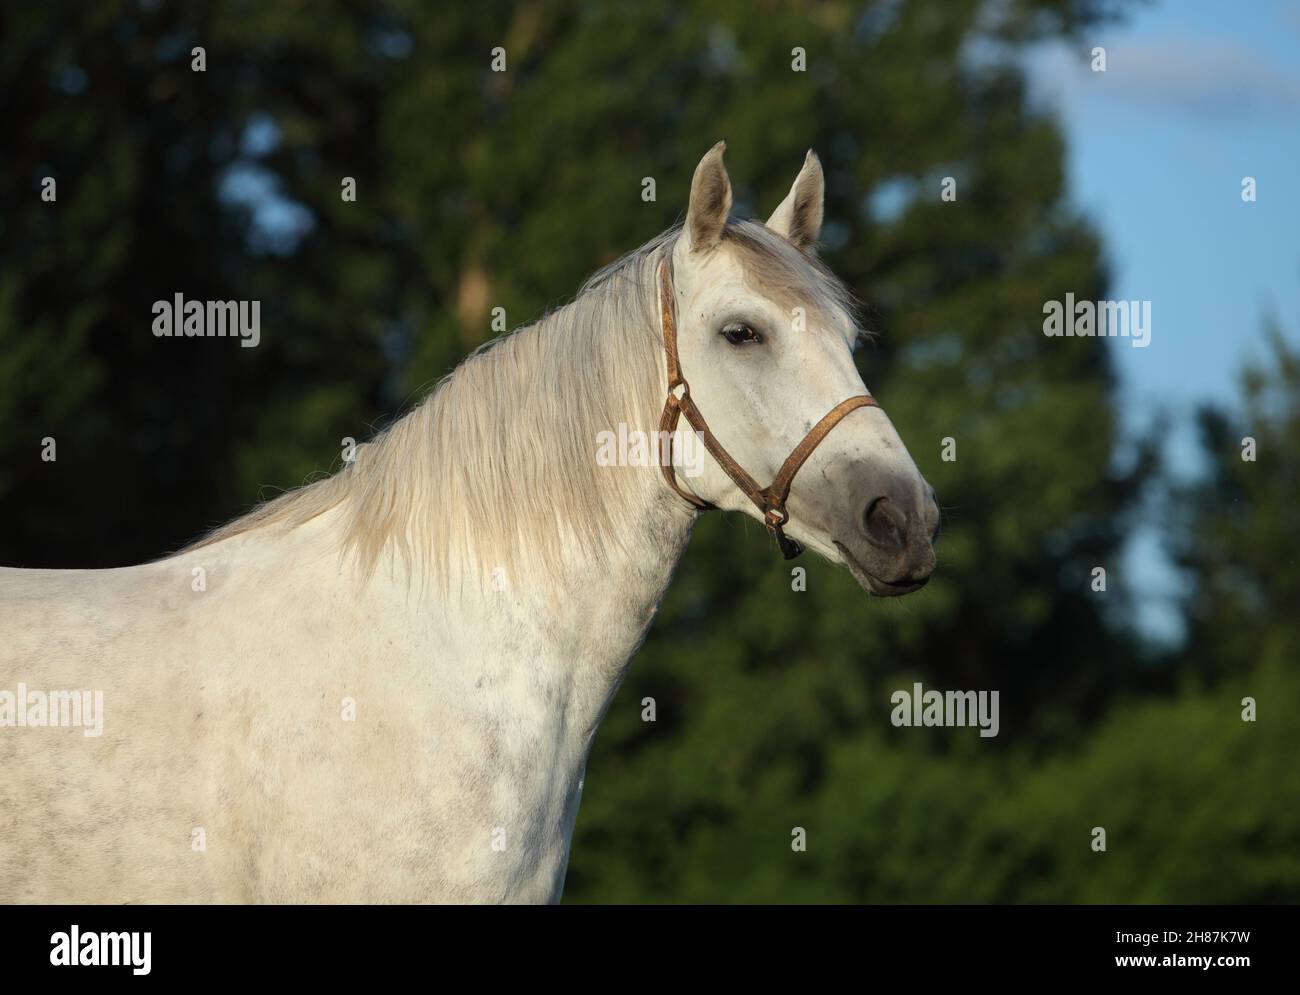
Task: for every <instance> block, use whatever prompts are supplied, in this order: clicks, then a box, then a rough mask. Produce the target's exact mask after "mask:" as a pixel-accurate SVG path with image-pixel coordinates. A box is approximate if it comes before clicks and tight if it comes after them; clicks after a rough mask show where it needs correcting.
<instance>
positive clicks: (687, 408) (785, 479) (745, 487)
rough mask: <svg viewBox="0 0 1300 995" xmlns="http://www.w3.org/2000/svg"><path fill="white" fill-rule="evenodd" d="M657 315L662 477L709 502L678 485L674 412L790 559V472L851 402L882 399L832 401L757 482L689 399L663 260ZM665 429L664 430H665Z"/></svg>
mask: <svg viewBox="0 0 1300 995" xmlns="http://www.w3.org/2000/svg"><path fill="white" fill-rule="evenodd" d="M659 316H660V319H661V320H662V322H663V333H664V352H665V353H666V354H667V357H668V360H667V361H668V397H667V399H666V400H665V401H664V413H663V416H662V417H661V418H660V419H659V432H660V436H659V437H660V438H661V439H662V438H665V437H666V438H667V440H668V458H667V459H666V460H664V461H662V462H661V468H662V469H663V472H664V478H665V479H666V480H667V481H668V484H669V486H671V487H672V489H673V490H675V491H676V492H677V493H678V494H680V495H681V496H682V497H683V498H685V499H686V500H687V501H689V502H690V503H691V504H693V505H695V507H697V508H699V509H700V510H701V511H707V510H708V509H710V508H712V507H713V505H711V504H708V503H707V502H705V501H701V500H700V499H699V498H697V497H696V496H695V495H694V494H690V493H688V492H686V491H684V490H682V488H681V487H680V486H678V484H677V475H676V473H674V471H673V458H672V457H673V448H672V447H673V441H672V440H673V433H674V432H676V430H677V420H678V418H679V417H681V416H682V415H685V416H686V420H687V421H688V422H689V423H690V425H691V427H692V428H693V429H695V431H696V432H697V433H698V434H699V436H700V438H702V439H703V440H704V448H706V449H707V450H708V451H709V453H710V454H712V456H713V458H714V459H715V460H717V463H718V466H720V467H722V469H723V472H724V473H726V475H727V476H728V477H730V478H731V479H732V480H733V481H734V482H735V484H736V486H737V487H739V488H740V489H741V490H742V491H743V492H744V494H745V496H746V497H747V498H749V499H750V500H751V501H753V502H754V504H755V505H757V506H758V510H759V511H761V512H762V513H763V521H764V522H765V523H766V525H767V528H768V531H769V532H771V533H772V535H773V536H775V537H776V542H777V545H778V546H780V547H781V553H782V555H784V556H785V558H786V559H787V560H792V559H794V558H795V557H796V556H798V555H799V554H800V553H802V552H803V547H802V546H801V545H799V543H798V542H796V541H795V540H794V539H791V538H790V537H789V536H787V535H786V534H785V532H784V531H783V528H782V527H783V526H784V525H785V524H786V522H788V521H790V513H789V512H788V511H786V510H785V502H786V499H787V498H789V497H790V484H791V483H792V482H793V481H794V475H795V474H796V473H798V472H799V468H800V467H801V466H803V465H804V461H805V460H807V459H808V457H809V456H811V455H812V453H813V450H814V449H816V448H817V447H818V446H819V445H821V442H822V440H823V439H825V438H826V436H827V435H829V434H830V431H831V429H833V428H834V427H835V426H836V425H838V424H839V423H840V420H841V419H842V418H843V417H844V416H845V415H847V414H848V413H849V412H850V411H852V410H853V409H854V408H870V407H875V408H878V407H880V405H879V404H878V403H877V402H876V399H875V398H874V397H872V396H871V395H870V394H859V395H857V396H856V397H850V398H848V399H847V400H844V401H841V402H840V403H839V404H837V405H835V407H833V408H831V410H830V411H828V412H827V413H826V415H825V417H823V418H822V420H821V421H819V422H818V423H817V424H816V425H814V426H813V427H812V431H810V432H809V433H808V434H807V435H805V436H804V437H803V440H802V441H801V442H800V443H799V444H798V445H797V446H795V447H794V451H793V452H791V453H790V455H789V456H787V457H786V459H785V462H784V463H782V464H781V469H780V470H778V471H777V474H776V479H775V480H773V481H772V482H771V483H770V484H768V485H767V486H766V487H759V486H758V482H757V481H755V480H754V478H753V477H751V476H750V475H749V474H748V473H746V472H745V469H744V467H742V466H741V465H740V464H739V463H737V462H736V461H735V460H734V459H732V458H731V454H730V453H728V452H727V450H726V449H724V448H723V447H722V443H720V442H719V441H718V440H717V437H716V436H714V434H713V433H712V432H711V431H709V424H708V422H706V421H705V420H704V416H703V415H702V414H700V409H699V408H697V407H696V406H695V402H694V401H693V400H692V399H691V387H690V384H688V383H687V382H686V377H684V376H683V375H682V363H681V359H680V358H679V357H678V355H677V302H676V300H675V299H674V297H673V286H672V282H671V281H670V280H669V278H668V263H667V261H666V260H664V261H661V262H660V263H659ZM664 433H667V434H666V436H665V434H664Z"/></svg>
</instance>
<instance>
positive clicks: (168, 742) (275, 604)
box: [0, 143, 938, 903]
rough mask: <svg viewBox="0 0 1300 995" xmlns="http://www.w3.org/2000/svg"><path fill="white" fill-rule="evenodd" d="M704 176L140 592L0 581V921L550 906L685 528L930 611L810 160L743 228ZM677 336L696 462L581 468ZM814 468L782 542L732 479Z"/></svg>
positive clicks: (640, 411) (922, 525) (893, 454)
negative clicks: (60, 907) (735, 527)
mask: <svg viewBox="0 0 1300 995" xmlns="http://www.w3.org/2000/svg"><path fill="white" fill-rule="evenodd" d="M722 152H723V146H722V144H721V143H719V145H718V146H716V147H715V148H713V149H712V150H711V151H710V152H709V153H708V154H707V155H705V156H704V158H703V159H702V160H701V161H700V164H699V166H698V167H697V169H696V171H695V176H694V180H693V183H692V186H691V194H690V203H689V207H688V210H687V216H686V220H685V222H684V224H683V225H682V227H681V228H680V229H673V230H671V231H669V232H667V233H665V234H664V235H661V236H660V237H658V238H656V239H655V240H653V241H652V242H650V243H648V244H647V245H645V246H643V247H642V248H641V249H638V250H636V251H635V252H633V253H631V254H629V255H628V256H626V257H624V258H623V259H622V260H620V261H618V262H616V263H614V264H613V265H612V266H609V267H607V268H606V269H605V270H603V271H601V272H600V273H598V274H596V275H595V276H594V277H592V278H591V279H590V280H589V281H588V282H587V284H586V285H585V286H584V287H583V288H582V290H581V291H580V293H579V295H578V297H577V298H576V299H575V300H574V301H573V302H572V303H571V304H569V305H568V306H566V307H564V308H562V309H560V310H558V311H556V312H554V313H552V314H550V315H548V316H547V317H545V318H543V319H542V320H541V321H539V322H537V323H536V324H534V325H532V326H530V327H527V328H524V329H522V330H520V331H517V332H516V333H514V334H512V335H510V336H508V337H505V338H503V339H501V340H500V341H497V342H495V343H493V344H492V345H491V347H490V348H486V349H483V350H480V351H479V352H477V353H475V354H474V355H473V356H471V357H470V358H469V359H467V360H466V361H465V362H464V363H462V364H461V365H460V366H459V367H458V368H457V369H456V370H455V371H454V372H453V373H452V374H451V375H450V376H449V377H448V378H447V379H446V380H445V381H444V382H443V383H442V384H441V385H440V386H439V388H438V389H437V390H436V391H435V392H434V393H433V394H432V395H431V396H430V397H429V398H427V399H426V400H425V401H424V403H423V404H421V405H420V406H419V407H418V408H417V409H416V410H415V411H413V412H412V413H411V414H409V415H408V416H406V417H405V418H403V419H402V420H400V421H398V422H397V423H395V424H394V425H393V426H392V427H391V428H390V429H389V430H388V431H386V432H384V433H383V434H382V435H380V436H379V437H377V438H376V439H374V440H373V441H372V442H370V443H369V444H368V445H365V446H362V447H360V448H359V449H358V451H357V454H356V458H355V460H354V461H353V462H351V463H349V464H348V465H347V466H346V468H345V469H344V471H343V472H341V473H339V474H336V475H335V476H333V477H330V478H327V479H325V480H322V481H320V482H317V483H314V484H311V485H310V486H307V487H304V488H302V489H300V490H297V491H292V492H290V493H288V494H286V495H284V496H282V497H280V498H278V499H277V500H275V501H272V502H270V503H268V504H265V505H262V506H261V507H259V508H258V509H256V510H255V511H253V512H252V513H251V514H249V515H247V516H245V517H244V518H242V519H239V520H237V521H235V522H232V523H231V524H229V525H226V526H225V527H223V528H221V529H219V530H217V531H216V532H215V533H213V534H212V535H210V536H208V537H207V538H206V539H204V540H202V541H201V542H199V543H197V544H196V545H194V546H192V547H190V548H188V549H186V550H184V551H182V552H180V553H178V554H176V555H173V556H170V557H168V558H166V559H163V560H160V561H158V562H155V563H149V564H145V565H142V566H135V567H128V568H124V569H115V570H14V569H0V631H2V632H3V633H4V639H3V646H0V901H4V902H53V903H62V902H79V903H116V902H425V901H440V902H503V901H507V902H533V901H546V900H551V901H554V900H557V899H558V898H559V896H560V892H561V889H562V886H563V882H564V874H565V867H566V864H567V861H568V847H569V840H570V836H571V834H572V830H573V824H574V819H575V817H576V816H577V811H578V802H579V798H580V795H581V793H582V783H583V771H584V766H585V764H586V759H587V755H588V751H589V749H590V747H591V743H592V737H593V736H594V735H595V733H596V729H597V727H598V726H599V724H600V721H601V718H602V717H603V715H604V713H605V711H606V709H607V708H608V707H609V705H610V702H611V700H612V699H613V697H614V694H615V691H616V690H617V689H618V686H619V683H620V682H621V681H622V679H623V676H624V674H625V673H626V671H627V667H628V665H629V662H630V660H631V658H632V656H633V655H634V653H635V652H636V650H637V648H638V646H639V645H640V643H641V641H642V639H643V638H644V636H645V634H646V630H647V628H648V627H649V625H650V622H651V620H652V619H653V618H654V615H655V611H656V609H657V607H658V605H659V603H660V599H661V598H662V597H663V595H664V591H665V589H666V588H667V586H668V583H669V580H670V578H671V576H672V573H673V569H674V567H675V565H676V564H677V562H678V559H679V558H680V556H681V555H682V552H683V550H684V548H685V546H686V543H687V540H688V538H689V537H690V534H691V529H692V526H693V524H694V522H695V520H696V518H697V517H698V514H699V511H700V506H701V505H705V506H714V507H717V508H721V509H724V510H734V511H741V512H744V513H746V514H750V515H752V516H754V517H755V518H758V519H759V520H763V521H765V522H766V524H768V525H769V527H774V532H776V533H778V535H779V534H780V532H781V526H782V525H784V531H785V532H787V533H789V535H788V536H786V537H783V542H784V544H785V546H786V547H787V551H788V552H794V551H796V550H797V546H795V545H794V543H791V542H790V540H791V539H793V540H795V542H796V543H797V544H801V545H803V546H806V547H808V548H810V549H812V550H815V551H816V552H817V553H820V554H821V555H822V556H825V557H827V558H829V559H831V560H833V561H835V562H839V563H843V564H844V565H845V566H846V567H847V568H848V569H849V570H850V571H851V572H852V573H853V575H854V576H855V577H856V578H857V579H858V581H859V582H860V583H861V584H862V585H863V586H864V587H866V588H868V589H869V590H870V591H872V592H874V593H876V594H883V595H891V594H901V593H906V592H907V591H910V590H914V589H915V588H916V587H918V586H919V585H920V584H921V583H923V582H924V580H925V579H926V578H927V577H928V575H929V573H930V571H931V570H932V569H933V566H934V554H933V550H932V546H931V541H932V537H933V532H934V530H935V528H936V527H937V523H938V508H937V506H936V504H935V502H934V495H933V491H932V490H931V489H930V487H929V486H928V485H927V484H926V483H925V481H924V480H923V479H922V478H921V475H920V474H919V473H918V471H917V469H916V466H915V465H914V463H913V462H912V460H911V458H910V456H909V455H908V453H907V450H906V449H905V448H904V446H903V443H902V442H901V441H900V439H899V437H898V435H897V433H896V432H895V431H894V428H893V426H892V425H891V424H890V422H889V419H888V418H887V417H886V416H885V414H884V413H883V412H882V411H881V410H880V409H879V408H878V407H875V406H874V402H873V401H870V400H863V398H864V397H866V395H867V392H866V390H865V388H864V386H863V383H862V380H861V378H860V377H859V374H858V371H857V369H856V367H855V365H854V362H853V358H852V349H853V346H854V344H855V341H856V338H857V334H858V331H857V328H856V327H855V325H854V323H853V321H852V318H851V316H850V313H849V310H848V308H847V307H846V301H847V300H848V296H847V294H846V292H845V290H844V289H843V287H842V286H841V285H840V284H839V283H838V282H836V281H835V280H834V278H833V277H831V276H830V275H829V273H828V272H827V271H826V270H825V269H824V268H823V267H822V265H821V264H820V263H819V262H817V260H816V259H815V257H814V256H813V254H812V248H813V245H814V243H815V242H816V240H817V237H818V233H819V231H820V229H821V221H822V199H823V179H822V171H821V166H820V164H819V163H818V161H817V158H816V157H815V156H814V155H812V153H809V155H808V158H807V160H806V161H805V163H804V165H803V168H802V169H801V171H800V172H799V174H798V176H797V178H796V179H795V182H794V185H793V187H792V188H791V190H790V194H789V196H788V197H787V198H786V199H785V200H784V201H783V202H782V204H781V205H780V206H779V207H778V208H777V209H776V212H775V213H774V214H773V215H772V216H771V218H770V219H769V220H768V221H767V223H766V225H763V224H759V223H755V222H736V221H729V220H728V213H729V210H730V206H731V185H730V181H729V180H728V177H727V173H726V170H725V168H724V166H723V162H722ZM661 264H662V266H661ZM665 334H669V335H671V337H672V338H673V339H674V345H675V349H674V351H675V352H676V353H677V355H678V357H679V360H680V369H681V371H682V374H683V376H684V378H685V379H686V380H688V381H689V395H690V397H691V398H692V399H693V401H694V404H695V405H697V406H698V407H695V408H694V409H693V410H694V412H695V415H696V416H697V417H698V418H700V419H702V416H703V414H707V415H708V418H709V427H710V428H711V429H712V434H711V438H706V439H705V441H706V442H710V443H712V445H711V448H710V455H709V457H708V458H706V459H703V460H702V461H701V463H700V465H699V470H700V472H698V473H695V474H693V475H692V474H687V473H685V472H683V470H684V463H683V462H682V461H683V459H684V451H685V449H686V448H688V447H683V446H678V447H675V449H674V450H673V452H674V453H675V454H676V459H677V472H673V471H671V470H670V471H669V472H668V474H667V476H668V478H669V479H668V480H665V479H664V476H663V475H662V474H661V472H660V470H661V468H658V467H657V468H654V469H646V468H645V467H644V466H633V465H628V466H604V465H600V463H601V461H598V460H597V459H596V457H595V454H596V450H597V439H598V437H599V436H600V435H601V433H604V432H611V431H613V432H617V431H619V427H620V425H621V426H624V429H625V431H626V432H627V433H629V436H630V437H631V436H633V435H634V434H635V433H638V432H644V433H653V432H654V431H656V429H657V428H658V426H659V424H660V416H661V412H663V410H664V408H665V401H666V398H667V397H668V396H670V386H669V379H670V378H669V374H668V372H667V364H668V362H669V360H668V358H667V353H666V349H665ZM685 392H686V391H685V388H683V387H682V386H681V385H680V384H677V385H675V387H674V390H673V392H672V396H674V397H680V396H681V395H683V394H684V393H685ZM846 399H848V401H849V402H850V403H849V404H848V408H849V409H850V410H843V409H837V407H836V406H837V405H841V402H845V401H846ZM672 406H673V404H672V402H669V407H670V408H671V407H672ZM833 409H836V410H838V412H839V413H838V414H837V415H836V416H835V418H834V420H832V421H831V422H830V425H829V427H830V428H833V429H834V431H829V432H828V433H827V432H825V431H823V432H822V437H821V438H820V439H819V440H815V441H813V442H812V445H811V448H809V447H808V445H807V439H808V438H809V433H810V431H814V430H816V427H817V426H818V425H819V420H823V421H824V420H825V419H823V416H824V415H826V413H827V412H829V411H832V410H833ZM686 414H687V415H688V417H689V415H690V412H686ZM669 420H672V421H674V423H675V419H665V421H669ZM692 424H693V425H694V424H695V423H694V422H692ZM696 427H697V428H698V425H696ZM688 441H689V440H688ZM818 442H820V444H818ZM801 445H803V448H804V449H807V450H808V451H805V452H802V456H801V461H800V462H802V460H805V459H806V460H807V462H806V465H804V468H803V470H802V471H799V476H798V478H797V479H796V480H795V482H794V486H793V488H790V486H789V483H790V482H789V480H787V481H786V482H785V483H786V487H787V489H789V498H788V505H787V503H786V501H785V499H784V498H783V497H782V498H781V500H780V505H781V507H780V511H779V514H778V513H776V512H774V511H773V508H772V507H769V506H767V505H765V504H764V502H767V503H768V504H769V505H774V504H775V503H776V497H774V495H773V493H772V491H771V490H770V489H769V490H764V491H758V490H757V489H756V485H755V487H754V488H751V489H750V490H751V491H753V492H754V493H749V492H747V491H746V490H745V487H744V484H743V479H742V477H739V476H737V475H736V473H735V471H736V470H737V469H739V470H740V473H741V474H746V473H747V474H748V475H752V478H753V479H756V480H767V479H772V478H774V477H777V476H778V471H779V470H780V468H781V467H782V464H783V461H785V460H786V457H787V454H790V453H791V452H792V451H794V450H796V449H798V448H799V447H800V446H801ZM604 462H608V461H604ZM625 462H643V461H638V460H628V461H625ZM670 466H671V461H670ZM795 470H796V471H797V470H798V467H795ZM751 482H752V480H751ZM669 484H671V485H672V486H669ZM755 494H758V496H757V497H756V496H755ZM778 496H779V495H778ZM765 512H766V514H765ZM782 516H785V517H788V521H787V522H782V521H781V517H782Z"/></svg>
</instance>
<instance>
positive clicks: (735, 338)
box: [722, 322, 763, 345]
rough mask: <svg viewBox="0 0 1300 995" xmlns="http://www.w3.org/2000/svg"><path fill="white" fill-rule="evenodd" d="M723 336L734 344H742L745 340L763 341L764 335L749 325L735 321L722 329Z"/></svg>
mask: <svg viewBox="0 0 1300 995" xmlns="http://www.w3.org/2000/svg"><path fill="white" fill-rule="evenodd" d="M722 336H723V338H725V339H726V340H727V341H728V342H730V343H731V344H732V345H742V344H744V343H745V342H762V341H763V336H761V335H759V334H758V332H756V331H754V330H753V329H752V328H750V327H749V326H748V325H744V324H741V323H740V322H734V323H732V324H730V325H727V326H726V327H724V328H723V329H722Z"/></svg>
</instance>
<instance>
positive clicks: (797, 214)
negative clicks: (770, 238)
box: [767, 149, 826, 249]
mask: <svg viewBox="0 0 1300 995" xmlns="http://www.w3.org/2000/svg"><path fill="white" fill-rule="evenodd" d="M825 197H826V180H825V177H823V176H822V162H821V160H820V159H818V158H817V153H815V152H814V151H813V150H812V149H809V150H808V155H807V156H805V157H804V160H803V168H802V169H801V170H799V175H798V176H796V177H795V178H794V185H793V186H792V187H790V192H789V193H788V194H786V197H785V200H783V201H781V204H780V206H779V207H777V209H776V210H775V211H773V212H772V216H771V217H770V218H768V219H767V226H768V227H769V228H771V229H772V230H773V231H774V232H776V233H777V234H778V235H784V236H785V237H786V239H788V240H789V241H790V242H791V243H792V244H793V245H794V246H795V247H796V248H799V249H809V248H811V247H812V246H814V245H816V244H817V238H818V236H820V235H821V233H822V205H823V201H824V200H825Z"/></svg>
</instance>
